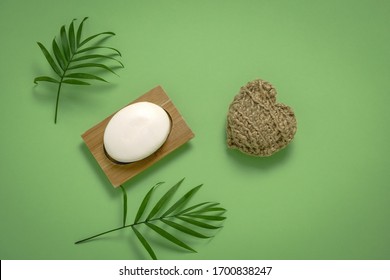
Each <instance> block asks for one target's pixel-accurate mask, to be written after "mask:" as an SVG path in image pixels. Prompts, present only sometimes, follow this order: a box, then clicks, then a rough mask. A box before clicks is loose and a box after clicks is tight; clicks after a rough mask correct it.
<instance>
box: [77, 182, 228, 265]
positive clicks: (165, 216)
mask: <svg viewBox="0 0 390 280" xmlns="http://www.w3.org/2000/svg"><path fill="white" fill-rule="evenodd" d="M183 181H184V179H182V180H180V181H179V182H177V183H176V184H175V185H174V186H172V187H171V188H170V189H168V191H167V192H165V193H164V194H163V195H162V196H161V198H160V199H158V200H157V202H156V203H155V204H154V205H151V204H152V203H151V201H152V196H153V194H154V192H155V190H156V188H157V187H158V186H160V185H161V184H162V183H161V182H160V183H158V184H156V185H155V186H153V187H152V188H151V189H150V190H149V191H148V192H147V194H146V195H145V197H144V198H143V200H142V202H141V204H140V206H139V208H138V211H137V214H136V215H135V219H134V222H133V223H132V224H129V225H125V221H126V217H127V212H126V211H127V195H126V192H125V190H124V188H123V187H122V186H121V189H122V191H123V199H124V200H123V202H124V205H123V210H124V213H123V226H122V227H119V228H116V229H112V230H108V231H105V232H103V233H100V234H96V235H94V236H91V237H89V238H85V239H83V240H80V241H78V242H76V244H79V243H83V242H85V241H88V240H91V239H94V238H96V237H99V236H101V235H104V234H108V233H111V232H113V231H117V230H121V229H124V228H128V227H130V228H131V229H132V231H133V232H134V234H135V236H136V237H137V239H138V240H139V241H140V243H141V245H142V246H143V247H144V248H145V250H146V251H147V252H148V254H149V255H150V257H151V258H152V259H157V256H156V253H155V252H154V250H153V248H152V246H151V243H150V241H148V240H147V239H146V237H145V236H144V235H143V234H142V231H141V229H140V228H141V227H143V229H144V231H146V230H148V229H149V230H152V231H153V232H154V233H155V234H156V237H158V238H161V239H163V240H166V241H168V242H169V243H170V244H173V245H175V246H178V247H181V248H183V249H185V250H187V251H190V252H196V251H195V250H194V249H193V248H192V247H191V246H190V245H189V244H187V243H186V242H185V241H184V240H183V238H182V236H189V237H191V238H199V239H207V238H211V237H213V236H211V235H210V234H209V233H210V231H215V230H217V229H219V228H221V222H222V221H223V220H225V219H226V217H225V216H223V214H224V213H225V212H226V209H225V208H223V207H221V206H220V203H218V202H202V203H198V204H195V205H192V206H189V207H187V206H186V205H187V203H188V202H189V201H190V200H191V198H193V196H194V195H195V194H196V193H197V192H198V191H199V189H200V188H201V187H202V185H198V186H196V187H194V188H192V189H191V190H189V191H188V192H187V193H185V194H184V195H182V196H181V197H180V198H179V199H177V200H176V201H175V202H174V203H173V204H170V201H171V200H172V199H173V197H174V194H175V193H176V191H177V190H178V188H179V187H180V186H181V184H182V182H183ZM148 208H150V210H149V211H147V209H148ZM152 241H153V240H152Z"/></svg>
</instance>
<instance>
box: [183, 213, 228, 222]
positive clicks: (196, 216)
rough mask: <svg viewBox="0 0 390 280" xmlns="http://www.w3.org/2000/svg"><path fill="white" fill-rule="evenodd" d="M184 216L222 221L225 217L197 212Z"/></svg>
mask: <svg viewBox="0 0 390 280" xmlns="http://www.w3.org/2000/svg"><path fill="white" fill-rule="evenodd" d="M184 216H189V217H192V218H198V219H203V220H209V221H223V220H225V219H226V217H223V216H214V215H199V214H184Z"/></svg>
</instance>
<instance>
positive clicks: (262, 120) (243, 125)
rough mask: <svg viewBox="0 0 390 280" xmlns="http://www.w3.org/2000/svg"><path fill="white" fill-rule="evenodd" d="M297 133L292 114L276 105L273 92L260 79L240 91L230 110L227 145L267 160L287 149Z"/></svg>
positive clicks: (266, 83)
mask: <svg viewBox="0 0 390 280" xmlns="http://www.w3.org/2000/svg"><path fill="white" fill-rule="evenodd" d="M296 131H297V121H296V119H295V115H294V112H293V110H292V109H291V108H290V107H289V106H286V105H284V104H281V103H277V102H276V90H275V88H274V87H273V86H272V85H271V84H270V83H268V82H266V81H263V80H261V79H257V80H254V81H252V82H249V83H248V84H246V85H245V86H243V87H241V89H240V92H239V93H238V94H237V95H236V96H235V97H234V100H233V102H232V103H231V104H230V106H229V111H228V116H227V126H226V136H227V145H228V147H230V148H235V149H239V150H240V151H242V152H243V153H246V154H249V155H253V156H261V157H266V156H270V155H272V154H274V153H276V152H277V151H279V150H281V149H283V148H284V147H286V146H287V145H288V144H289V143H290V142H291V140H292V139H293V138H294V135H295V132H296Z"/></svg>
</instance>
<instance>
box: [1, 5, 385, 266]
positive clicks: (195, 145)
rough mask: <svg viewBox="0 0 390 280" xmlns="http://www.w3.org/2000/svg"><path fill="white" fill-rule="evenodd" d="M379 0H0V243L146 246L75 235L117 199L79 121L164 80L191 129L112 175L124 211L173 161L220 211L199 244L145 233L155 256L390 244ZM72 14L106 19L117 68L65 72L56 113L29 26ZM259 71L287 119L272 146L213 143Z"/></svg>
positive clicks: (103, 218)
mask: <svg viewBox="0 0 390 280" xmlns="http://www.w3.org/2000/svg"><path fill="white" fill-rule="evenodd" d="M389 14H390V2H389V1H385V0H382V1H379V0H377V1H372V0H364V1H362V0H358V1H356V0H355V1H353V0H348V1H345V0H344V1H340V0H329V1H309V0H298V1H288V0H285V1H271V0H268V1H267V0H257V1H255V0H238V1H230V0H229V1H228V0H215V1H212V0H207V1H206V0H196V1H183V0H166V1H141V0H139V1H128V0H126V1H125V0H123V1H97V0H94V1H80V0H68V1H49V0H35V1H24V2H23V4H21V3H20V1H13V0H1V2H0V26H1V31H2V36H1V37H2V38H1V47H0V48H1V50H2V51H1V67H0V82H1V94H0V117H1V122H0V129H1V138H0V144H1V150H0V151H1V152H0V153H1V161H0V163H1V168H0V176H1V187H0V199H1V205H0V221H1V229H0V258H1V259H143V258H148V256H147V254H146V253H145V252H144V250H143V248H142V247H141V246H140V245H139V244H138V241H137V240H136V239H135V236H134V235H133V233H132V232H130V231H129V230H128V231H123V232H117V233H113V234H111V235H107V236H106V237H103V238H100V239H99V240H96V241H94V242H89V243H86V244H82V245H74V244H73V243H74V242H75V241H77V240H79V239H82V238H84V237H87V236H89V235H92V234H94V233H98V232H100V231H103V230H108V229H110V228H114V227H117V226H120V225H121V211H122V210H121V202H122V200H121V199H122V197H121V192H120V190H119V189H114V188H113V187H112V186H111V185H110V183H109V182H108V180H107V179H106V177H105V175H104V174H103V172H102V171H101V169H100V168H99V166H98V165H97V163H96V161H95V160H94V158H93V157H92V156H91V154H90V153H89V151H88V150H87V148H86V146H85V145H84V144H83V142H82V139H81V137H80V135H81V134H82V133H83V132H85V131H86V130H87V129H89V128H90V127H92V126H93V125H95V124H96V123H98V122H100V121H101V120H102V119H103V118H105V117H106V116H108V115H110V114H111V113H113V112H114V111H116V110H117V109H119V108H121V107H122V106H124V105H125V104H127V103H129V102H130V101H132V100H133V99H135V98H137V97H138V96H140V95H142V94H143V93H145V92H146V91H148V90H150V89H151V88H153V87H155V86H157V85H161V86H162V87H163V88H164V89H165V90H166V92H167V93H168V94H169V96H170V97H171V99H172V100H173V102H174V103H175V105H176V106H177V107H178V108H179V110H180V111H181V113H182V115H183V116H184V118H185V119H186V121H187V123H188V124H189V125H190V127H191V128H192V130H193V131H194V133H195V135H196V136H195V138H194V139H193V140H191V141H190V142H189V143H188V144H187V145H185V146H183V147H182V148H181V149H179V150H177V151H175V152H174V153H173V154H171V155H169V156H168V157H166V158H165V159H163V160H162V161H160V162H159V163H158V164H156V165H155V166H153V167H152V168H150V169H148V170H147V171H145V172H144V173H142V174H140V175H138V176H137V177H135V178H134V179H133V180H131V181H129V182H127V183H126V184H125V187H126V189H127V191H128V196H129V218H131V219H132V218H133V217H134V215H135V211H136V209H137V208H138V205H139V203H140V201H141V199H142V197H143V196H144V194H145V193H146V192H147V190H149V188H150V187H151V186H152V185H154V184H155V183H156V182H159V181H165V182H166V184H165V185H163V186H161V188H159V190H158V192H157V193H158V195H160V194H162V193H163V192H165V191H166V190H167V189H168V187H169V186H171V185H173V184H174V183H175V182H177V181H178V180H179V179H181V178H183V177H186V180H185V181H184V183H183V187H182V188H181V189H180V192H182V193H183V192H185V191H187V190H189V188H191V187H193V186H195V185H197V184H200V183H204V187H203V188H202V189H201V191H200V192H199V193H198V195H197V197H195V201H204V200H211V201H219V202H221V203H222V205H223V206H224V207H226V208H227V209H228V212H227V216H228V219H227V220H226V222H225V223H224V228H223V229H222V230H220V231H219V232H217V234H216V236H215V238H213V239H211V240H208V241H198V240H195V241H194V243H191V244H192V245H193V247H195V248H196V249H197V250H198V253H196V254H194V253H187V252H184V251H183V250H180V249H176V248H172V247H171V246H170V245H169V244H166V243H165V242H160V241H157V242H156V243H153V244H154V245H153V246H154V248H155V250H156V252H157V255H158V257H159V258H161V259H390V239H389V236H390V223H389V214H390V204H389V198H390V189H389V185H390V184H389V183H390V172H389V167H390V158H389V156H390V148H389V147H390V146H389V136H390V129H389V124H388V121H389V120H390V110H389V105H390V90H389V88H390V87H389V77H390V49H389V45H390V32H389V26H390V19H389ZM85 16H89V20H88V21H87V22H86V24H85V30H84V31H85V33H84V34H86V35H88V34H95V33H98V32H101V31H114V32H115V33H116V34H117V36H115V37H113V38H111V39H110V40H108V41H107V45H111V46H113V47H117V48H118V49H119V50H121V52H122V54H123V57H122V61H123V63H124V64H125V68H124V69H122V70H118V74H119V77H117V76H115V75H111V74H110V73H108V74H106V75H105V76H104V77H105V78H106V79H107V80H109V81H110V82H111V83H110V84H108V85H107V84H102V83H94V85H93V86H90V87H78V86H71V85H68V86H65V87H64V88H63V92H62V96H61V101H60V111H59V119H58V124H57V125H54V124H53V117H54V104H55V91H56V88H55V86H53V85H51V84H48V83H41V84H39V85H38V86H34V84H33V79H34V77H36V76H39V75H49V74H51V73H52V72H51V69H50V66H49V65H48V64H47V62H46V61H45V58H44V57H43V55H42V53H41V51H40V50H39V48H38V46H37V44H36V42H37V41H40V42H42V43H43V44H44V45H46V46H50V45H51V40H52V39H53V37H54V36H58V34H59V29H60V27H61V25H63V24H67V25H68V24H69V23H70V21H71V20H72V19H73V18H77V19H79V20H80V19H82V18H83V17H85ZM78 22H79V21H77V23H78ZM256 78H262V79H265V80H267V81H270V82H271V83H272V84H273V85H274V86H275V87H276V89H277V91H278V96H277V97H278V101H279V102H282V103H284V104H288V105H289V106H291V107H292V108H293V109H294V111H295V113H296V116H297V120H298V131H297V134H296V137H295V138H294V140H293V142H292V143H291V145H289V146H288V148H286V149H285V150H283V151H281V152H279V153H277V154H275V155H274V156H272V157H270V158H255V157H249V156H246V155H243V154H241V153H240V152H238V151H235V150H228V149H227V147H226V144H225V120H226V113H227V109H228V106H229V104H230V102H231V101H232V99H233V97H234V95H235V94H237V93H238V91H239V89H240V87H241V86H243V85H245V84H246V83H247V82H249V81H251V80H253V79H256ZM180 192H179V193H180ZM158 195H157V196H156V197H158ZM148 236H149V234H148ZM154 237H155V235H152V234H150V238H152V239H153V238H154Z"/></svg>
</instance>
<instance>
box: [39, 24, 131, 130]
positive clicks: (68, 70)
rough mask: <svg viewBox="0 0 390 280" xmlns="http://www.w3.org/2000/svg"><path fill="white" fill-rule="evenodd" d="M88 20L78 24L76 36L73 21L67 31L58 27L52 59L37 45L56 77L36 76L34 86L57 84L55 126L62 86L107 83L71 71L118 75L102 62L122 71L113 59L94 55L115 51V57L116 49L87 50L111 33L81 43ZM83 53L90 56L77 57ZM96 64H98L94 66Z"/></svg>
mask: <svg viewBox="0 0 390 280" xmlns="http://www.w3.org/2000/svg"><path fill="white" fill-rule="evenodd" d="M87 19H88V18H87V17H85V18H84V19H83V20H82V21H81V23H80V24H79V26H78V28H77V32H75V25H74V22H75V20H72V21H71V23H70V25H69V28H68V29H67V28H66V26H65V25H63V26H61V28H60V32H59V33H60V36H59V38H58V39H57V40H56V39H55V38H54V39H53V41H52V53H53V55H52V54H51V53H50V52H49V51H48V49H46V47H45V46H44V45H43V44H42V43H40V42H38V46H39V48H40V49H41V51H42V53H43V55H44V56H45V58H46V60H47V61H48V63H49V65H50V66H51V68H52V69H53V70H54V72H55V73H56V74H57V76H58V77H59V80H58V81H57V80H56V79H54V78H49V76H39V77H37V78H35V79H34V83H37V82H51V83H58V89H57V98H56V106H55V115H54V123H56V122H57V114H58V104H59V97H60V92H61V89H62V87H61V85H62V84H70V85H90V83H88V82H85V81H83V80H85V79H88V80H99V81H104V82H107V81H106V80H105V79H103V78H101V77H98V76H96V75H94V74H93V73H75V71H74V70H76V69H80V68H86V69H87V70H92V68H100V69H104V70H106V71H109V72H111V73H113V74H115V75H117V74H116V73H115V72H114V70H113V68H112V67H111V66H109V65H107V64H106V63H105V62H106V61H107V62H108V61H110V62H115V63H118V64H119V65H120V66H121V67H124V66H123V64H122V62H120V61H119V60H118V59H116V58H113V57H112V56H113V55H105V54H100V53H97V52H98V51H99V50H101V49H109V50H111V51H114V55H117V54H119V55H120V52H119V51H118V50H117V49H115V48H111V47H106V46H99V45H96V44H95V45H91V46H86V44H88V43H89V42H91V41H92V40H93V39H94V38H96V37H98V36H104V35H105V36H112V35H115V34H114V33H113V32H110V31H107V32H100V33H98V34H95V35H92V36H89V37H87V38H86V39H84V40H83V39H82V33H83V27H84V23H85V21H86V20H87ZM81 46H83V49H81ZM86 51H89V52H91V53H89V54H88V55H84V56H80V55H79V54H80V53H83V52H86ZM87 59H88V60H91V62H89V63H80V64H74V62H76V61H84V60H87ZM93 60H95V61H93ZM96 60H99V63H97V62H96ZM88 72H89V71H88ZM43 77H44V78H43Z"/></svg>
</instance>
